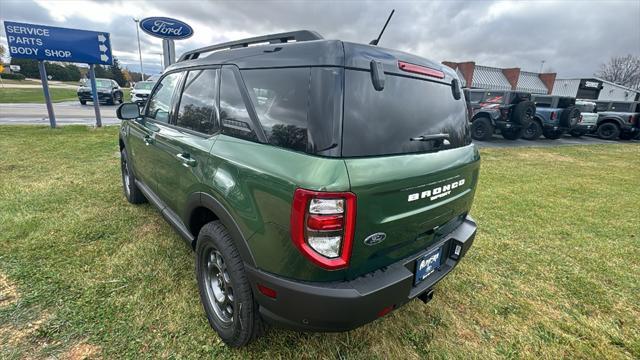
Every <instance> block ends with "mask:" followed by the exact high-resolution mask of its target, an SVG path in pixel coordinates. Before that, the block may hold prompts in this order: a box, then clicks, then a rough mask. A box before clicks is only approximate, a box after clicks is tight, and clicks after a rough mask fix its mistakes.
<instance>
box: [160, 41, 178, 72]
mask: <svg viewBox="0 0 640 360" xmlns="http://www.w3.org/2000/svg"><path fill="white" fill-rule="evenodd" d="M162 58H163V63H164V68H165V69H166V68H167V67H168V66H169V65H171V64H173V63H175V62H176V43H175V42H174V41H173V40H170V39H162Z"/></svg>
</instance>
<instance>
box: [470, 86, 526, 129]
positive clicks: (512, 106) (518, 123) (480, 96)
mask: <svg viewBox="0 0 640 360" xmlns="http://www.w3.org/2000/svg"><path fill="white" fill-rule="evenodd" d="M464 93H465V98H466V100H467V107H468V111H469V116H470V118H471V136H472V137H473V139H474V140H482V141H486V140H489V139H491V137H492V136H493V132H494V131H495V129H500V133H501V134H502V137H504V138H505V139H508V140H516V139H519V138H520V136H521V135H522V132H523V130H524V129H525V128H526V127H527V126H528V124H529V123H530V122H531V120H532V119H533V116H534V114H535V113H536V107H535V105H534V103H533V102H532V101H531V94H530V93H527V92H520V91H499V90H496V91H494V90H475V89H474V90H469V89H465V90H464Z"/></svg>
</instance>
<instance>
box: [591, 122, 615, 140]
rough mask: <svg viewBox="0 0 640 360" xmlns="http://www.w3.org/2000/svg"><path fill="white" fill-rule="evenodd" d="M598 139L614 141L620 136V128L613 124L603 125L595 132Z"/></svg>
mask: <svg viewBox="0 0 640 360" xmlns="http://www.w3.org/2000/svg"><path fill="white" fill-rule="evenodd" d="M596 132H597V134H598V137H599V138H600V139H604V140H616V139H617V138H618V136H620V128H619V127H618V125H616V124H614V123H609V122H608V123H604V124H600V126H598V130H596Z"/></svg>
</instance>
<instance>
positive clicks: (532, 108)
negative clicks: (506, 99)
mask: <svg viewBox="0 0 640 360" xmlns="http://www.w3.org/2000/svg"><path fill="white" fill-rule="evenodd" d="M535 115H536V104H535V103H534V102H533V101H521V102H519V103H518V104H517V105H516V106H515V107H514V108H513V111H512V112H511V120H512V121H513V122H514V123H516V124H520V125H523V126H524V125H526V124H528V123H529V122H531V121H533V117H534V116H535Z"/></svg>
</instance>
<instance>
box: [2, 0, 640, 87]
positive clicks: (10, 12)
mask: <svg viewBox="0 0 640 360" xmlns="http://www.w3.org/2000/svg"><path fill="white" fill-rule="evenodd" d="M393 8H395V9H396V13H395V15H394V17H393V19H392V20H391V23H390V24H389V27H388V28H387V31H386V32H385V34H384V36H383V37H382V41H381V42H380V45H381V46H383V47H390V48H396V49H400V50H404V51H408V52H412V53H415V54H418V55H421V56H424V57H428V58H431V59H434V60H437V61H442V60H452V61H465V60H474V61H476V63H478V64H481V65H489V66H501V67H521V68H522V69H523V70H530V71H538V70H539V67H540V63H541V61H542V60H545V70H553V71H556V72H558V76H559V77H581V76H590V75H592V74H593V73H594V72H595V71H596V70H597V69H598V66H599V64H601V63H603V62H606V61H607V60H608V59H609V58H610V57H611V56H615V55H623V54H628V53H631V54H636V55H640V23H638V19H639V18H640V1H580V2H578V1H562V2H551V1H519V2H510V1H471V2H462V1H429V2H422V1H420V2H381V1H268V2H267V1H223V2H208V1H188V0H179V1H178V0H176V1H111V2H108V1H99V2H97V1H89V0H83V1H54V0H46V1H44V0H24V1H12V0H9V1H7V0H4V1H1V2H0V13H1V14H2V17H3V18H4V19H8V20H15V21H25V22H33V23H41V24H46V25H52V26H65V27H75V28H83V29H89V30H101V31H108V32H110V33H111V36H112V45H113V48H114V54H116V55H117V56H118V57H119V58H120V60H121V62H122V63H123V64H124V65H125V66H127V67H129V68H131V69H132V70H134V71H139V63H138V50H137V41H136V27H135V23H134V22H133V20H132V17H140V18H141V17H146V16H169V17H175V18H177V19H180V20H182V21H185V22H187V23H189V24H190V25H191V26H192V27H193V28H194V31H195V33H194V36H193V37H192V38H190V39H187V40H181V41H177V42H176V52H177V53H178V54H180V53H182V52H184V51H186V50H188V49H193V48H196V47H201V46H206V45H209V44H214V43H218V42H223V41H228V40H234V39H238V38H242V37H248V36H255V35H263V34H266V33H273V32H280V31H288V30H295V29H310V30H316V31H318V32H319V33H321V34H322V35H323V36H325V37H326V38H334V39H341V40H346V41H354V42H365V43H366V42H369V41H370V40H371V39H373V38H375V37H376V36H377V34H378V32H379V31H380V28H381V27H382V25H383V24H384V21H385V19H386V17H387V16H388V14H389V12H390V11H391V9H393ZM2 31H3V30H2ZM2 36H3V34H0V41H6V40H5V39H4V38H2ZM140 41H141V47H142V52H143V58H144V61H145V64H146V67H147V69H145V70H146V71H149V70H152V71H153V72H157V71H160V55H158V53H159V52H161V51H162V47H161V40H160V39H156V38H153V37H151V36H149V35H146V34H144V33H141V34H140Z"/></svg>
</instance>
